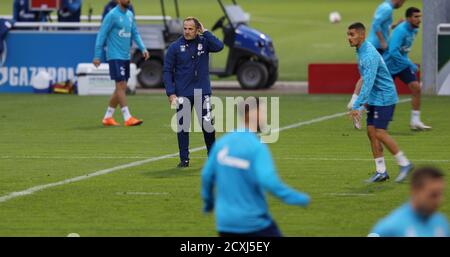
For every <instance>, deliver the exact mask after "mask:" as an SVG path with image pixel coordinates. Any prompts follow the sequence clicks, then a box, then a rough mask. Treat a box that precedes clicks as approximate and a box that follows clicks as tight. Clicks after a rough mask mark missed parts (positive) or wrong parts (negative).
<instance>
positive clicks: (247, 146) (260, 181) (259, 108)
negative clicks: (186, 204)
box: [202, 97, 310, 237]
mask: <svg viewBox="0 0 450 257" xmlns="http://www.w3.org/2000/svg"><path fill="white" fill-rule="evenodd" d="M249 99H250V101H249ZM245 103H247V104H245V105H244V104H243V103H241V105H240V107H239V109H238V110H239V111H240V114H241V118H242V119H243V124H244V127H243V128H240V129H239V130H237V131H236V132H231V133H228V134H226V135H224V136H223V137H222V138H221V139H219V140H218V141H217V142H216V143H215V144H214V146H213V148H212V151H211V154H210V157H209V158H208V161H207V162H206V164H205V166H204V168H203V171H202V199H203V201H204V211H205V212H211V211H213V210H214V209H215V216H216V227H217V230H218V232H219V235H220V236H254V237H263V236H266V237H279V236H281V232H280V230H279V229H278V227H277V225H276V223H275V221H274V220H273V219H272V217H271V215H270V213H269V209H268V205H267V202H266V199H265V192H266V191H268V192H270V193H272V194H273V195H274V196H276V197H278V198H280V199H281V200H283V201H284V202H285V203H287V204H291V205H299V206H303V207H305V206H307V205H308V204H309V202H310V198H309V196H308V195H306V194H303V193H300V192H297V191H295V190H294V189H291V188H290V187H288V186H287V185H285V184H284V183H283V182H282V181H281V180H280V178H279V177H278V175H277V171H276V168H275V166H274V163H273V159H272V156H271V154H270V151H269V148H268V147H267V145H265V144H262V143H261V142H260V139H259V138H258V136H257V135H256V133H257V132H258V131H260V125H259V124H265V123H266V117H265V106H263V105H262V103H260V101H259V99H258V98H256V99H255V98H253V97H250V98H248V99H247V100H246V101H245Z"/></svg>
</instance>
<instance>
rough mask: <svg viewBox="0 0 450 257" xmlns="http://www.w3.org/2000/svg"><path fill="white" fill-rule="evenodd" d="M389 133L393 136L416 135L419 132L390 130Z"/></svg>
mask: <svg viewBox="0 0 450 257" xmlns="http://www.w3.org/2000/svg"><path fill="white" fill-rule="evenodd" d="M389 134H390V135H391V136H394V137H395V136H414V135H416V134H417V132H414V131H390V132H389Z"/></svg>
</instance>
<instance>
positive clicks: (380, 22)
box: [367, 0, 394, 49]
mask: <svg viewBox="0 0 450 257" xmlns="http://www.w3.org/2000/svg"><path fill="white" fill-rule="evenodd" d="M393 12H394V5H393V4H392V2H391V1H390V0H387V1H384V2H383V3H382V4H380V5H379V6H378V8H377V9H376V10H375V14H374V16H373V21H372V28H371V30H370V33H369V36H368V37H367V40H368V41H369V42H370V43H372V45H373V46H374V47H375V48H377V49H379V48H381V43H380V40H379V39H378V37H377V35H376V32H379V31H380V32H381V33H382V34H383V37H384V40H385V41H386V43H387V42H388V40H389V30H390V27H391V25H392V13H393Z"/></svg>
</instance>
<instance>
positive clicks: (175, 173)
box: [142, 167, 200, 178]
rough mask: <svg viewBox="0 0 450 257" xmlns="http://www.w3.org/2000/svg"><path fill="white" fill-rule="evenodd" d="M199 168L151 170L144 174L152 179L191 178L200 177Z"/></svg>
mask: <svg viewBox="0 0 450 257" xmlns="http://www.w3.org/2000/svg"><path fill="white" fill-rule="evenodd" d="M199 172H200V171H199V169H198V168H193V167H192V168H183V169H180V168H170V169H164V170H156V171H155V170H149V171H146V172H143V173H142V174H143V175H144V176H148V177H152V178H175V177H191V176H198V175H199Z"/></svg>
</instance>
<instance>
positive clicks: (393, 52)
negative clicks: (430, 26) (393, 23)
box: [384, 7, 431, 130]
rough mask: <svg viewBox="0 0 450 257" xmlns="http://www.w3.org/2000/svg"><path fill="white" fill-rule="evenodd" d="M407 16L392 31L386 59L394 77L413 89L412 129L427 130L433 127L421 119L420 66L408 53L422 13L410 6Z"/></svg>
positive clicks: (385, 54)
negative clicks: (418, 72) (418, 74)
mask: <svg viewBox="0 0 450 257" xmlns="http://www.w3.org/2000/svg"><path fill="white" fill-rule="evenodd" d="M405 17H406V21H405V22H403V23H401V24H400V25H398V26H397V27H396V28H395V29H394V31H392V35H391V38H390V39H389V46H388V49H387V51H386V52H385V53H384V60H385V62H386V65H387V67H388V69H389V71H390V73H391V74H392V76H393V78H394V79H395V78H397V77H398V78H400V80H401V81H403V83H405V84H407V85H408V87H409V88H410V89H411V92H412V100H411V104H412V111H411V122H410V126H411V129H413V130H427V129H431V127H430V126H427V125H425V124H424V123H423V122H422V121H421V119H420V95H421V86H420V83H419V79H418V78H417V76H416V73H417V71H418V67H417V65H416V64H414V63H413V62H412V61H411V60H410V59H409V58H408V53H409V52H410V51H411V47H412V44H413V42H414V39H415V38H416V35H417V31H418V29H419V26H420V23H421V22H422V13H421V12H420V9H418V8H416V7H410V8H408V9H407V10H406V12H405Z"/></svg>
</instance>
